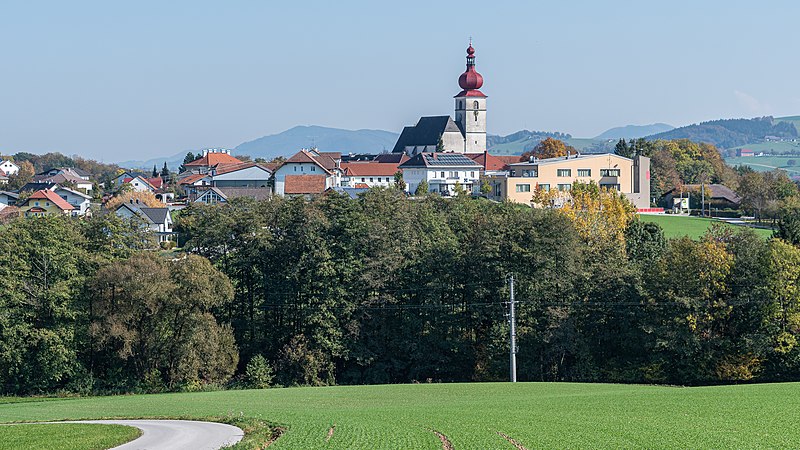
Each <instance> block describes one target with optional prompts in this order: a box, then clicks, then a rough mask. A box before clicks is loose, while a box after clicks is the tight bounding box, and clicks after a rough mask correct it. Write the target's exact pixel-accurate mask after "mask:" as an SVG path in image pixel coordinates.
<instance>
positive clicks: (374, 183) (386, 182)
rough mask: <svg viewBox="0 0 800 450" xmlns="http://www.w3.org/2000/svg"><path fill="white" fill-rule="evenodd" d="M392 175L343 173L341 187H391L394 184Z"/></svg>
mask: <svg viewBox="0 0 800 450" xmlns="http://www.w3.org/2000/svg"><path fill="white" fill-rule="evenodd" d="M394 184H395V183H394V176H391V177H389V176H386V175H343V176H342V178H341V183H340V184H339V185H340V186H341V187H365V186H364V185H366V187H368V188H373V187H391V186H394Z"/></svg>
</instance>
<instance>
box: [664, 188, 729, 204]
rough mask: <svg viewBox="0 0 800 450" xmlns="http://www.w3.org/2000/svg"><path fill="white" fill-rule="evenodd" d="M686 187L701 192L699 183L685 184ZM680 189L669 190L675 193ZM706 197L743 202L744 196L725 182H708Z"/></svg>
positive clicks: (688, 189)
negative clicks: (740, 195)
mask: <svg viewBox="0 0 800 450" xmlns="http://www.w3.org/2000/svg"><path fill="white" fill-rule="evenodd" d="M683 187H684V188H686V190H687V191H697V192H700V189H701V187H700V185H699V184H684V185H683ZM677 190H678V189H677V188H676V189H672V190H671V191H669V192H672V193H674V192H675V191H677ZM706 198H719V199H723V200H726V201H729V202H731V203H734V204H737V205H738V204H740V203H741V202H742V198H741V197H739V195H738V194H737V193H736V192H733V190H732V189H731V188H729V187H728V186H725V185H724V184H707V185H706Z"/></svg>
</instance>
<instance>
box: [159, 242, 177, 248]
mask: <svg viewBox="0 0 800 450" xmlns="http://www.w3.org/2000/svg"><path fill="white" fill-rule="evenodd" d="M173 248H175V242H173V241H164V242H162V243H161V249H162V250H172V249H173Z"/></svg>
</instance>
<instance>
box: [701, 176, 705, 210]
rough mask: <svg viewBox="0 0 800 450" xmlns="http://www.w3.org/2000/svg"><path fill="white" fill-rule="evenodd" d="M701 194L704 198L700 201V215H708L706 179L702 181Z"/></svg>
mask: <svg viewBox="0 0 800 450" xmlns="http://www.w3.org/2000/svg"><path fill="white" fill-rule="evenodd" d="M700 195H701V196H702V200H701V201H700V217H705V216H706V180H705V179H703V181H702V182H701V183H700Z"/></svg>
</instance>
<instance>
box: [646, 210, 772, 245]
mask: <svg viewBox="0 0 800 450" xmlns="http://www.w3.org/2000/svg"><path fill="white" fill-rule="evenodd" d="M639 219H641V220H642V221H643V222H655V223H657V224H659V225H661V228H663V229H664V236H666V237H667V238H676V237H683V236H689V237H690V238H692V239H697V238H699V237H700V236H702V235H703V234H704V233H705V232H706V230H708V228H709V227H710V226H711V225H712V224H714V223H720V221H718V220H714V219H703V218H700V217H687V216H673V215H667V214H664V215H647V214H642V215H640V216H639ZM726 226H730V227H733V226H734V225H726ZM752 230H753V231H755V232H756V233H757V234H758V235H761V236H764V238H765V239H766V238H768V237H770V236H772V230H766V229H763V228H753V229H752Z"/></svg>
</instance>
